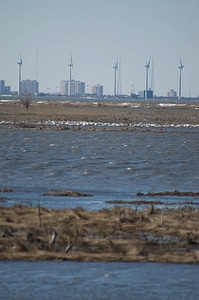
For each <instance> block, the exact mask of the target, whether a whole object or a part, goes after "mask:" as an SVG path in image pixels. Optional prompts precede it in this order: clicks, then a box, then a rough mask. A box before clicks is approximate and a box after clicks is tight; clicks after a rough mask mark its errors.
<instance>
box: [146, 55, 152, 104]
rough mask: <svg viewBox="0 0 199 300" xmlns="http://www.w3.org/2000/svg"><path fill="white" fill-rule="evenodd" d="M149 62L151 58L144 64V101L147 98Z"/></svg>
mask: <svg viewBox="0 0 199 300" xmlns="http://www.w3.org/2000/svg"><path fill="white" fill-rule="evenodd" d="M150 60H151V58H149V61H148V62H146V64H145V68H146V86H145V99H147V98H148V97H147V96H148V82H149V68H150Z"/></svg>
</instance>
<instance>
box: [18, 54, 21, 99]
mask: <svg viewBox="0 0 199 300" xmlns="http://www.w3.org/2000/svg"><path fill="white" fill-rule="evenodd" d="M17 64H18V65H19V92H18V95H19V97H20V96H21V69H22V59H21V55H20V57H19V61H18V63H17Z"/></svg>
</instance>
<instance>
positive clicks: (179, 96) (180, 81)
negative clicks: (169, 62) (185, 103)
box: [178, 58, 184, 99]
mask: <svg viewBox="0 0 199 300" xmlns="http://www.w3.org/2000/svg"><path fill="white" fill-rule="evenodd" d="M178 68H179V70H180V74H179V93H178V99H180V98H181V90H182V69H183V68H184V65H183V64H182V60H181V58H180V65H179V67H178Z"/></svg>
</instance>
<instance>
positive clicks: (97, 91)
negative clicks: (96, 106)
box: [91, 84, 103, 97]
mask: <svg viewBox="0 0 199 300" xmlns="http://www.w3.org/2000/svg"><path fill="white" fill-rule="evenodd" d="M91 89H92V94H93V95H95V96H96V97H102V96H103V85H100V84H95V85H94V86H92V88H91Z"/></svg>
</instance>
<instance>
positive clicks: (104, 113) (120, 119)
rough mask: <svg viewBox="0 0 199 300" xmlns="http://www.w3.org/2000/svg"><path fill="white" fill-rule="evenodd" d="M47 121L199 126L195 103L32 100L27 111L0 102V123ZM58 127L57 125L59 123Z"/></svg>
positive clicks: (39, 124) (30, 124)
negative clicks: (165, 103) (166, 103)
mask: <svg viewBox="0 0 199 300" xmlns="http://www.w3.org/2000/svg"><path fill="white" fill-rule="evenodd" d="M49 120H53V121H57V122H60V123H61V122H62V121H63V122H65V121H86V122H104V123H106V122H110V123H122V124H125V125H127V126H128V125H129V124H140V123H142V124H156V125H172V124H174V125H182V124H191V125H199V104H198V105H196V104H194V105H193V104H182V105H180V104H178V105H177V104H176V105H164V104H160V103H159V104H158V103H157V104H155V103H133V102H130V103H119V102H103V103H102V102H101V103H99V102H91V101H85V102H83V101H82V102H80V101H79V102H78V101H50V100H49V101H36V100H32V101H31V103H30V106H29V107H28V110H27V109H26V107H24V106H23V104H22V103H21V101H19V100H18V101H17V100H16V101H15V100H12V101H0V123H3V122H8V123H12V124H13V126H17V127H22V128H24V127H29V128H34V127H36V128H40V129H42V126H43V127H45V126H44V122H47V121H49ZM60 127H61V126H60Z"/></svg>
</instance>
